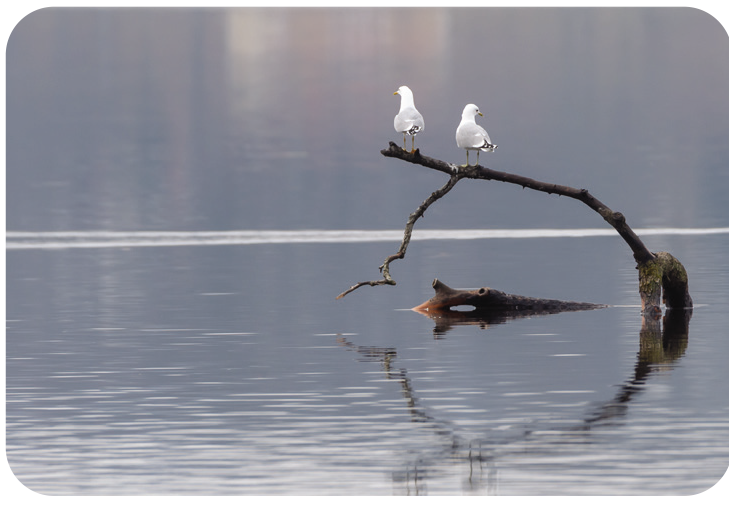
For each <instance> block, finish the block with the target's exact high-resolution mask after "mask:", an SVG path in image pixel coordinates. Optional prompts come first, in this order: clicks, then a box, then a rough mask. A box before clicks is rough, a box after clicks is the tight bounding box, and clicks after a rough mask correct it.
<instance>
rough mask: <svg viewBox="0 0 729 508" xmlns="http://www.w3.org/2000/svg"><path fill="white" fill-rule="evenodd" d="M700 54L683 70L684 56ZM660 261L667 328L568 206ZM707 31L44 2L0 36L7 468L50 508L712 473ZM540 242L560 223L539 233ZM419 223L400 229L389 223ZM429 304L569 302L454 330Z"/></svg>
mask: <svg viewBox="0 0 729 508" xmlns="http://www.w3.org/2000/svg"><path fill="white" fill-rule="evenodd" d="M697 55H698V56H700V57H697ZM402 84H407V85H409V86H410V87H411V88H412V89H413V91H414V93H415V103H416V105H417V106H418V109H419V110H420V111H421V112H422V113H423V115H424V117H425V123H426V129H425V131H424V132H423V133H421V134H420V135H419V136H418V137H417V139H416V146H418V147H419V148H420V149H421V150H422V152H423V153H424V154H426V155H429V156H432V157H436V158H439V159H443V160H448V161H452V162H454V163H464V162H465V154H464V153H463V152H462V151H461V150H459V149H458V148H457V147H456V144H455V139H454V135H455V128H456V126H457V125H458V122H459V120H460V113H461V110H462V109H463V106H464V105H465V104H466V103H468V102H474V103H476V104H477V105H478V106H479V107H480V109H481V110H482V111H483V112H484V118H482V119H481V118H479V122H480V123H481V124H482V125H484V126H485V127H486V128H487V129H488V131H489V133H490V135H491V138H492V140H493V141H494V142H495V143H497V144H498V145H499V149H498V150H497V151H496V152H495V153H493V154H484V158H483V159H481V162H482V164H485V165H488V166H489V167H492V168H493V169H498V170H502V171H508V172H513V173H519V174H524V175H526V176H530V177H533V178H537V179H540V180H545V181H552V182H555V183H562V184H566V185H572V186H575V187H578V188H583V187H584V188H588V189H589V190H590V191H591V192H592V193H593V194H594V195H595V196H596V197H598V198H599V199H600V200H602V201H603V202H604V203H606V204H607V205H608V206H610V207H612V208H613V209H614V210H619V211H621V212H623V213H624V214H625V215H626V217H627V219H628V222H629V224H631V226H633V227H634V228H636V230H637V231H638V233H639V234H640V235H641V237H642V238H643V240H644V242H645V243H646V244H647V245H648V247H649V248H650V249H651V250H653V251H661V250H667V251H669V252H671V253H672V254H673V255H674V256H676V257H677V258H678V259H679V260H681V261H682V263H683V264H684V265H685V266H686V268H687V270H688V273H689V282H690V289H691V294H692V297H693V300H694V302H695V304H696V307H695V309H694V310H693V313H692V314H691V316H690V319H688V318H687V317H685V316H684V315H683V313H682V312H679V313H671V314H670V315H669V316H668V317H670V319H669V320H667V321H666V322H664V323H644V322H643V320H642V317H641V315H640V307H639V304H640V300H639V296H638V288H637V272H636V271H635V268H634V267H635V262H634V261H633V259H632V256H631V253H630V251H629V249H628V248H627V246H626V245H625V244H624V243H623V242H622V240H621V239H620V238H619V237H618V236H617V235H613V234H610V231H609V229H607V228H608V226H607V225H606V224H605V223H604V221H602V220H601V219H600V217H599V216H598V215H597V214H595V213H594V212H592V211H591V210H589V209H587V208H586V207H584V205H582V204H580V203H576V202H574V201H573V200H569V199H567V198H558V197H555V196H548V195H542V194H540V193H536V192H533V191H530V190H523V189H521V188H518V187H516V188H513V187H514V186H510V185H507V184H502V183H497V182H483V181H462V182H461V183H460V184H459V185H458V186H457V187H456V188H455V189H454V190H453V191H452V192H451V193H450V194H449V195H447V196H446V197H445V198H443V199H442V200H441V201H439V202H437V203H436V204H435V205H433V206H432V207H431V209H430V210H428V212H427V213H426V215H425V217H424V218H423V219H421V220H420V221H419V222H418V223H417V225H416V236H415V238H414V241H413V242H412V243H411V244H410V247H409V250H408V253H407V257H406V258H405V259H403V260H399V261H395V262H394V263H393V264H392V265H391V271H392V275H393V277H394V278H395V280H397V282H398V284H397V285H396V286H394V287H374V288H371V287H363V288H360V289H359V290H357V291H355V292H354V293H351V294H350V295H348V296H346V297H345V298H344V299H341V300H335V297H336V295H338V294H339V293H340V292H342V291H344V290H345V289H347V288H348V287H349V286H350V285H351V284H354V283H355V282H358V281H361V280H368V279H376V278H378V277H379V272H378V270H377V267H378V266H379V265H380V264H381V263H382V261H383V260H384V258H385V257H386V256H388V255H389V254H392V253H394V252H395V251H396V250H397V248H398V246H399V242H400V235H401V232H402V228H403V226H404V224H405V221H406V220H407V217H408V215H409V214H410V213H411V212H412V211H413V210H414V209H415V208H416V207H417V206H418V205H419V204H420V203H421V202H422V201H423V199H425V198H426V197H427V196H428V195H429V194H430V193H431V192H432V191H434V190H435V189H437V188H438V187H440V186H441V185H443V184H444V183H445V177H444V176H443V175H442V174H439V173H436V172H434V171H431V170H428V169H425V168H422V167H420V166H413V165H410V164H408V163H406V162H403V161H398V160H394V159H387V158H384V157H383V156H382V155H380V153H379V150H381V149H383V148H386V147H387V143H388V142H389V141H390V140H393V141H398V142H399V141H400V140H399V135H398V134H397V133H395V132H394V130H393V128H392V118H393V116H394V115H395V113H396V112H397V109H398V107H399V98H398V97H393V92H394V91H395V90H396V89H397V88H398V86H400V85H402ZM727 90H729V38H728V37H727V34H726V32H725V31H724V29H723V28H722V27H721V25H720V24H719V23H718V22H717V21H716V20H714V19H713V18H711V17H710V16H709V15H707V14H705V13H703V12H701V11H698V10H692V9H591V10H581V9H540V10H537V9H457V10H456V9H422V10H421V9H417V10H399V9H302V10H294V9H238V10H212V9H211V10H185V9H182V10H174V11H173V10H134V9H132V10H114V9H46V10H41V11H37V12H34V13H33V14H31V15H29V16H28V17H26V18H25V19H23V20H22V21H21V22H20V23H19V24H18V25H17V27H16V29H15V31H14V32H13V34H12V35H11V37H10V40H9V42H8V46H7V175H6V181H7V196H6V199H7V235H6V286H7V290H6V293H7V309H6V311H7V329H6V355H7V358H6V372H7V392H6V401H7V405H6V408H7V416H6V442H7V445H6V446H7V450H6V452H7V458H8V462H9V464H10V467H11V469H12V471H13V473H14V474H15V476H16V478H17V479H18V480H19V481H20V482H22V484H23V485H25V486H26V487H27V488H28V489H31V490H33V491H35V492H37V493H41V494H47V495H121V494H126V495H158V494H172V495H176V494H184V495H218V494H225V495H281V494H286V495H294V494H300V495H308V494H323V495H373V494H374V495H390V494H392V495H428V494H430V495H461V494H477V495H573V494H595V495H617V494H621V495H666V494H669V495H689V494H697V493H700V492H703V491H706V490H707V489H709V488H710V487H712V486H713V485H714V484H716V483H717V481H719V479H720V478H721V477H722V475H724V473H725V472H726V470H727V467H728V466H729V394H728V393H727V391H726V387H727V386H728V385H729V370H727V368H726V365H727V361H729V341H727V340H726V339H727V325H728V324H729V319H728V318H727V312H726V311H727V308H728V306H729V256H727V251H729V202H728V201H727V199H726V196H727V194H729V172H728V171H727V168H728V167H729V145H727V143H726V134H727V132H729V100H728V98H727V94H726V91H727ZM555 230H556V231H555ZM417 235H421V236H420V237H418V236H417ZM436 277H437V278H438V279H440V280H442V281H444V282H445V283H446V284H448V285H450V286H452V287H459V288H466V287H480V286H490V287H493V288H497V289H500V290H502V291H506V292H508V293H515V294H522V295H529V296H539V297H546V298H559V299H564V300H578V301H590V302H596V303H604V304H608V305H609V307H607V308H604V309H600V310H595V311H587V312H574V313H562V314H553V315H546V316H531V317H526V318H519V319H511V320H502V322H486V321H481V322H473V321H471V322H464V321H462V320H461V321H458V320H448V319H437V318H431V317H428V316H425V315H421V314H418V313H416V312H413V311H411V310H409V309H410V308H412V307H414V306H415V305H417V304H419V303H421V302H423V301H424V300H427V299H428V298H430V297H431V296H432V294H433V291H432V289H431V282H432V280H433V279H434V278H436Z"/></svg>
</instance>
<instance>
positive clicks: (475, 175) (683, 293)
mask: <svg viewBox="0 0 729 508" xmlns="http://www.w3.org/2000/svg"><path fill="white" fill-rule="evenodd" d="M380 153H381V154H382V155H384V156H385V157H393V158H396V159H401V160H404V161H406V162H410V163H412V164H417V165H420V166H424V167H427V168H430V169H435V170H436V171H441V172H443V173H446V174H447V175H449V176H450V178H449V180H448V183H447V184H446V185H444V186H443V187H441V188H440V189H438V190H437V191H435V192H434V193H433V194H431V195H430V197H429V198H428V199H426V200H425V201H424V202H423V203H422V204H421V205H420V206H419V207H418V209H417V210H415V212H413V213H412V214H410V218H409V219H408V222H407V224H406V226H405V233H404V236H403V241H402V244H401V245H400V250H398V252H397V253H395V254H393V255H392V256H390V257H388V258H387V259H386V260H385V262H384V263H383V264H382V265H381V266H380V272H382V274H383V279H381V280H376V281H365V282H359V283H357V284H355V285H354V286H352V287H350V288H349V289H348V290H347V291H345V292H344V293H342V294H340V295H339V296H337V299H339V298H342V297H343V296H345V295H347V294H349V293H351V292H352V291H354V290H355V289H357V288H359V287H362V286H367V285H369V286H379V285H383V284H389V285H393V286H394V285H395V281H394V280H393V279H392V277H391V276H390V263H391V262H392V261H394V260H395V259H402V258H404V257H405V251H406V250H407V246H408V244H409V243H410V235H411V234H412V229H413V225H414V224H415V221H417V220H418V219H419V218H420V217H422V215H423V213H424V212H425V210H426V209H427V208H428V207H429V206H430V205H431V204H433V203H434V202H435V201H437V200H438V199H440V198H441V197H443V196H444V195H445V194H447V193H448V191H450V190H451V189H452V188H453V186H455V184H456V183H458V182H459V181H460V180H461V179H463V178H471V179H475V180H496V181H499V182H506V183H513V184H516V185H521V186H522V187H523V188H530V189H533V190H536V191H540V192H546V193H547V194H557V195H558V196H567V197H570V198H572V199H576V200H578V201H581V202H582V203H584V204H585V205H587V206H588V207H590V208H591V209H592V210H594V211H596V212H597V213H598V214H600V216H601V217H602V218H603V219H604V220H605V221H606V222H607V223H608V224H610V225H611V226H612V227H613V228H614V229H615V230H616V231H617V232H618V234H619V235H620V236H621V237H622V238H623V240H625V242H626V243H627V244H628V247H630V249H631V250H632V251H633V257H634V258H635V260H636V261H637V262H638V266H637V268H638V278H639V288H640V296H641V302H642V307H643V312H644V313H650V314H653V315H656V314H660V298H661V289H663V293H664V295H663V296H664V300H665V302H666V305H667V307H669V308H691V307H693V302H692V300H691V296H690V295H689V293H688V276H687V275H686V270H685V268H684V267H683V265H681V263H680V262H679V261H678V260H677V259H675V258H674V257H673V256H671V255H670V254H668V253H659V254H658V255H656V254H654V253H652V252H651V251H650V250H648V248H647V247H646V246H645V244H644V243H643V242H642V240H641V239H640V238H638V235H636V234H635V232H634V231H633V230H632V229H631V228H630V226H628V224H627V222H626V221H625V217H624V216H623V214H622V213H620V212H614V211H612V210H611V209H610V208H608V207H607V206H605V204H604V203H603V202H602V201H600V200H599V199H597V198H595V196H593V195H592V194H590V193H589V192H588V191H587V189H577V188H574V187H568V186H566V185H557V184H553V183H547V182H540V181H539V180H534V179H533V178H527V177H525V176H520V175H515V174H511V173H505V172H503V171H495V170H493V169H489V168H486V167H483V166H480V165H476V166H465V167H464V166H456V165H453V164H449V163H447V162H444V161H441V160H438V159H433V158H431V157H426V156H424V155H422V154H421V153H420V150H416V151H415V152H413V153H410V152H407V151H405V150H403V149H402V148H400V146H399V145H398V144H396V143H393V142H390V144H389V146H388V148H386V149H384V150H381V152H380Z"/></svg>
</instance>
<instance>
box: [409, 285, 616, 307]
mask: <svg viewBox="0 0 729 508" xmlns="http://www.w3.org/2000/svg"><path fill="white" fill-rule="evenodd" d="M433 289H434V290H435V296H434V297H433V298H431V299H430V300H428V301H426V302H423V303H421V304H420V305H418V306H417V307H414V308H413V309H412V310H414V311H416V312H420V311H428V312H434V311H436V312H437V311H447V310H450V309H452V308H453V307H458V306H460V305H470V306H473V307H475V309H476V310H477V311H488V312H494V311H505V312H509V311H533V312H544V313H553V312H566V311H576V310H592V309H602V308H605V307H607V305H602V304H597V303H587V302H571V301H563V300H552V299H547V298H533V297H529V296H520V295H510V294H508V293H504V292H503V291H499V290H498V289H492V288H488V287H482V288H479V289H453V288H451V287H448V286H447V285H445V284H444V283H443V282H441V281H439V280H438V279H435V280H434V281H433Z"/></svg>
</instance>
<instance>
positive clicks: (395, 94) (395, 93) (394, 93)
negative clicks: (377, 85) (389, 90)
mask: <svg viewBox="0 0 729 508" xmlns="http://www.w3.org/2000/svg"><path fill="white" fill-rule="evenodd" d="M392 95H400V94H399V93H397V92H395V93H394V94H392Z"/></svg>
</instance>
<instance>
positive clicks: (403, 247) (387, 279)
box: [336, 150, 460, 300]
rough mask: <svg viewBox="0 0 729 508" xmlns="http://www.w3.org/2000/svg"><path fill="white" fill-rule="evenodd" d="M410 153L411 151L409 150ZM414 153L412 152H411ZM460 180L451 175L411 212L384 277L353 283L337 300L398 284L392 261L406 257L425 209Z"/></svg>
mask: <svg viewBox="0 0 729 508" xmlns="http://www.w3.org/2000/svg"><path fill="white" fill-rule="evenodd" d="M407 153H410V152H407ZM415 154H416V155H419V154H420V150H416V151H415ZM411 155H412V154H411ZM458 180H460V177H459V176H458V175H451V177H450V178H449V179H448V182H446V184H445V185H444V186H443V187H441V188H440V189H438V190H437V191H435V192H433V193H432V194H431V195H430V196H428V198H427V199H426V200H425V201H423V202H422V203H421V204H420V206H419V207H418V208H417V209H416V210H415V211H414V212H413V213H411V214H410V217H408V221H407V223H406V224H405V232H404V233H403V238H402V243H400V248H399V249H398V251H397V252H396V253H395V254H393V255H391V256H388V257H387V258H386V259H385V262H384V263H382V264H381V265H380V273H382V277H383V278H382V279H380V280H369V281H364V282H358V283H357V284H355V285H353V286H352V287H350V288H349V289H347V290H346V291H344V292H343V293H341V294H340V295H339V296H337V298H336V299H337V300H339V299H340V298H343V297H344V296H346V295H348V294H349V293H351V292H352V291H354V290H355V289H357V288H360V287H362V286H382V285H385V284H387V285H390V286H394V285H395V284H397V283H396V282H395V280H394V279H393V278H392V277H391V276H390V263H392V262H393V261H395V260H396V259H402V258H404V257H405V252H406V251H407V250H408V245H410V238H411V237H412V234H413V226H415V222H416V221H417V220H418V219H419V218H420V217H422V216H423V214H424V213H425V211H426V210H427V209H428V207H429V206H430V205H432V204H433V203H435V202H436V201H438V200H439V199H440V198H442V197H443V196H445V195H446V194H448V192H449V191H450V190H451V189H452V188H453V187H454V186H455V185H456V183H458Z"/></svg>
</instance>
